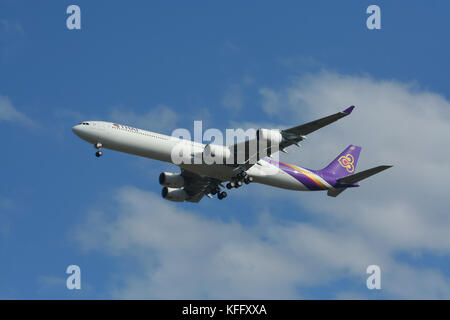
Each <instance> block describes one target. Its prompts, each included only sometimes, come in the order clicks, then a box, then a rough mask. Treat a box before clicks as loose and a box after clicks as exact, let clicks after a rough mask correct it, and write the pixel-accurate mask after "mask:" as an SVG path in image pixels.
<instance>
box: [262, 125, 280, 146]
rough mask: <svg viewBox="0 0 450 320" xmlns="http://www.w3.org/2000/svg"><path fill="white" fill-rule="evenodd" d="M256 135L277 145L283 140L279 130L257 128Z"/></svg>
mask: <svg viewBox="0 0 450 320" xmlns="http://www.w3.org/2000/svg"><path fill="white" fill-rule="evenodd" d="M256 137H257V138H258V140H264V141H267V142H268V143H269V144H271V145H279V144H280V143H281V142H282V141H283V136H282V135H281V133H280V130H270V129H258V130H257V131H256Z"/></svg>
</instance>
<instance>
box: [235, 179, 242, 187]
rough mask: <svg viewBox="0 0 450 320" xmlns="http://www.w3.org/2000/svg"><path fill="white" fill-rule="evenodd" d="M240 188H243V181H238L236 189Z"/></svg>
mask: <svg viewBox="0 0 450 320" xmlns="http://www.w3.org/2000/svg"><path fill="white" fill-rule="evenodd" d="M240 186H242V180H238V181H236V188H239V187H240Z"/></svg>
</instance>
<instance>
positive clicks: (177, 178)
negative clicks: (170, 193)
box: [159, 172, 184, 188]
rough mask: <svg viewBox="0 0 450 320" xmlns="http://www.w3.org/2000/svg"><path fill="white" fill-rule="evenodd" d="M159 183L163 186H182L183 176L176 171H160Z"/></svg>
mask: <svg viewBox="0 0 450 320" xmlns="http://www.w3.org/2000/svg"><path fill="white" fill-rule="evenodd" d="M159 184H161V185H162V186H164V187H170V188H181V187H183V186H184V178H183V176H182V175H181V174H178V173H173V172H162V173H161V174H160V175H159Z"/></svg>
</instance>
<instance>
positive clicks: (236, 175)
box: [72, 106, 391, 202]
mask: <svg viewBox="0 0 450 320" xmlns="http://www.w3.org/2000/svg"><path fill="white" fill-rule="evenodd" d="M353 109H354V106H351V107H349V108H347V109H346V110H344V111H342V112H338V113H336V114H333V115H330V116H328V117H324V118H321V119H318V120H315V121H312V122H309V123H306V124H303V125H300V126H297V127H293V128H290V129H286V130H269V129H258V130H257V131H256V138H253V139H247V140H246V141H245V142H240V143H235V144H233V145H229V146H222V145H214V144H206V145H205V144H202V143H197V142H193V141H190V140H186V139H180V138H177V137H173V136H166V135H162V134H158V133H154V132H150V131H146V130H141V129H137V128H133V127H130V126H126V125H121V124H117V123H112V122H104V121H85V122H82V123H80V124H78V125H76V126H74V127H73V128H72V130H73V132H74V133H75V134H76V135H77V136H79V137H80V138H82V139H83V140H86V141H87V142H89V143H92V144H94V147H95V148H96V149H98V151H97V152H96V156H97V157H100V156H101V155H102V154H103V152H102V148H105V149H111V150H116V151H121V152H126V153H129V154H134V155H138V156H141V157H146V158H150V159H156V160H160V161H166V162H170V163H174V161H173V148H175V147H176V146H180V145H184V146H189V147H190V148H191V149H190V150H192V151H191V152H190V154H189V156H190V157H192V158H195V157H198V156H200V158H202V159H203V157H204V156H206V155H209V156H211V155H212V156H216V157H217V156H219V157H220V158H221V159H222V160H227V159H230V158H233V159H239V158H241V159H242V161H241V162H238V161H236V160H233V161H232V162H231V163H230V162H229V161H224V162H222V163H206V162H205V161H203V162H201V163H195V162H194V163H192V162H183V163H176V164H177V165H179V166H180V168H181V173H179V174H178V173H171V172H162V173H161V174H160V176H159V183H160V184H161V185H163V189H162V196H163V198H164V199H167V200H171V201H190V202H198V201H200V200H201V199H202V198H203V196H205V195H207V196H208V197H210V198H211V197H212V195H216V194H217V197H218V198H219V199H223V198H225V197H226V196H227V193H226V192H225V191H223V190H222V189H224V188H225V187H226V188H227V189H232V188H239V187H240V186H242V185H243V183H245V184H249V183H250V182H257V183H262V184H266V185H270V186H274V187H278V188H284V189H290V190H307V191H313V190H328V195H329V196H332V197H336V196H337V195H339V194H340V193H341V192H342V191H344V190H345V189H347V188H353V187H358V186H359V184H358V182H359V181H361V180H363V179H365V178H368V177H370V176H372V175H374V174H376V173H378V172H380V171H383V170H385V169H388V168H390V167H391V166H387V165H382V166H378V167H375V168H372V169H368V170H365V171H361V172H358V173H355V168H356V163H357V161H358V157H359V153H360V151H361V147H358V146H354V145H350V146H348V147H347V148H346V149H345V150H344V151H343V152H342V153H341V154H340V155H338V156H337V158H336V159H334V160H333V161H332V162H331V163H330V164H329V165H328V166H326V167H325V168H324V169H322V170H310V169H305V168H301V167H298V166H294V165H290V164H286V163H282V162H278V161H275V160H274V159H273V158H272V157H271V156H272V155H273V154H275V152H276V151H278V150H281V151H284V149H285V148H286V147H288V146H290V145H292V144H295V145H297V146H298V143H299V142H300V141H302V140H304V139H305V138H306V135H307V134H309V133H311V132H313V131H316V130H318V129H320V128H322V127H324V126H326V125H329V124H330V123H333V122H335V121H336V120H339V119H341V118H343V117H345V116H348V115H349V114H350V113H351V112H352V111H353ZM264 140H265V141H266V142H267V144H266V146H267V147H266V148H265V149H264V150H261V149H262V148H256V153H255V152H251V151H250V150H251V148H250V147H249V146H250V145H251V142H252V141H256V142H257V145H259V143H260V142H261V141H264ZM241 149H242V150H244V151H242V150H241ZM262 151H264V152H265V153H264V152H262ZM262 154H264V156H262ZM223 183H226V186H224V185H223Z"/></svg>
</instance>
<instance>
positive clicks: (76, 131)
mask: <svg viewBox="0 0 450 320" xmlns="http://www.w3.org/2000/svg"><path fill="white" fill-rule="evenodd" d="M72 132H73V133H75V134H76V135H77V136H78V135H80V132H81V125H79V124H77V125H76V126H73V127H72Z"/></svg>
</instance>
